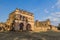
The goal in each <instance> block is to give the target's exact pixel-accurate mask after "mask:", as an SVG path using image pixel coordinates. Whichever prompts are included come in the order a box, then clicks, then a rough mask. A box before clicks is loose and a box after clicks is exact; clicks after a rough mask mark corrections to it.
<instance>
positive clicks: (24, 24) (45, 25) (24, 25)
mask: <svg viewBox="0 0 60 40" xmlns="http://www.w3.org/2000/svg"><path fill="white" fill-rule="evenodd" d="M1 25H2V26H1ZM3 25H4V26H3ZM0 27H3V28H4V29H5V30H6V31H10V30H16V31H34V32H39V31H48V30H51V29H52V25H50V20H49V19H48V20H46V21H38V20H37V21H34V15H33V14H32V13H30V12H27V11H23V10H20V9H16V10H14V11H13V12H12V13H10V14H9V18H8V19H7V21H6V22H5V24H2V23H1V24H0ZM3 31H4V30H3Z"/></svg>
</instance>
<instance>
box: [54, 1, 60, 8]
mask: <svg viewBox="0 0 60 40" xmlns="http://www.w3.org/2000/svg"><path fill="white" fill-rule="evenodd" d="M55 5H56V7H57V8H60V0H57V2H56V4H55Z"/></svg>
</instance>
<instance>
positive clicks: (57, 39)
mask: <svg viewBox="0 0 60 40" xmlns="http://www.w3.org/2000/svg"><path fill="white" fill-rule="evenodd" d="M0 40H60V32H53V31H49V32H40V33H30V32H1V33H0Z"/></svg>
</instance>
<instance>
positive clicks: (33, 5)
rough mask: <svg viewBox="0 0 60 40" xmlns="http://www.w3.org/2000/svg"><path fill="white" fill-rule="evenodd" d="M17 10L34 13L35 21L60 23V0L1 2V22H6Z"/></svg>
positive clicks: (2, 0)
mask: <svg viewBox="0 0 60 40" xmlns="http://www.w3.org/2000/svg"><path fill="white" fill-rule="evenodd" d="M16 8H19V9H23V10H26V11H28V12H32V13H33V14H34V17H35V18H34V19H35V20H40V21H44V20H46V19H50V20H51V24H53V25H58V23H60V0H0V22H5V21H6V20H7V19H8V16H9V14H10V13H11V12H12V11H14V10H15V9H16Z"/></svg>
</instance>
